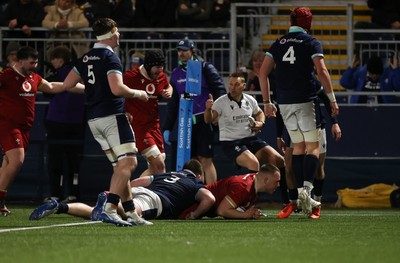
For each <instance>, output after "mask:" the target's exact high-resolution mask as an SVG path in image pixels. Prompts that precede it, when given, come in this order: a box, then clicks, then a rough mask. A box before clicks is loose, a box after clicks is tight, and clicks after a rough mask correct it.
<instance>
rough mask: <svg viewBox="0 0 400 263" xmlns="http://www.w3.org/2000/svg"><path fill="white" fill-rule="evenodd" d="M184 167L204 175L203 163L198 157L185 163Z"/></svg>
mask: <svg viewBox="0 0 400 263" xmlns="http://www.w3.org/2000/svg"><path fill="white" fill-rule="evenodd" d="M183 169H187V170H190V171H192V172H193V173H194V174H195V175H203V174H204V169H203V165H202V164H201V163H200V162H199V161H198V160H196V159H190V160H189V161H187V162H186V163H185V164H184V165H183Z"/></svg>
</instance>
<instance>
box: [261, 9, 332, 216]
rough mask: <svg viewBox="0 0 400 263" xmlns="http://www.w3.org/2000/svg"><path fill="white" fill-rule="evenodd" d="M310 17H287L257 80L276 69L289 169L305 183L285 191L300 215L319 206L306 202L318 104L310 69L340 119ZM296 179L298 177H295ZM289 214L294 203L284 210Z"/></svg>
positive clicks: (270, 111) (313, 169) (301, 12)
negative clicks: (284, 30)
mask: <svg viewBox="0 0 400 263" xmlns="http://www.w3.org/2000/svg"><path fill="white" fill-rule="evenodd" d="M311 22H312V14H311V11H310V10H309V9H308V8H306V7H298V8H295V9H294V10H292V11H291V13H290V23H291V27H290V29H289V33H287V34H286V35H284V36H282V37H280V38H278V39H277V40H276V41H275V42H274V43H273V44H272V45H271V47H270V49H269V50H268V51H267V52H266V56H265V58H264V61H263V64H262V66H261V70H260V75H266V76H268V75H269V73H270V72H271V71H272V69H273V68H274V67H275V73H276V99H277V103H278V104H279V107H280V110H281V114H282V117H283V121H284V123H285V126H286V128H287V130H288V133H289V136H290V139H291V141H292V142H293V147H294V148H293V157H292V167H293V172H294V174H295V177H296V178H302V177H303V176H304V177H303V178H304V182H303V189H301V191H300V192H299V193H298V192H297V191H291V192H289V195H290V199H291V200H297V199H299V200H300V201H301V208H302V210H303V212H304V213H306V214H308V215H310V214H311V213H312V208H313V207H317V206H318V205H320V203H319V202H316V201H315V200H313V199H312V198H311V197H310V194H311V190H312V188H313V184H312V182H313V180H314V177H315V174H316V173H317V169H318V163H319V160H318V156H319V139H320V136H321V135H320V134H321V129H320V116H319V110H318V107H319V103H318V102H317V91H316V89H315V85H314V82H313V72H314V68H315V69H316V72H317V74H318V78H319V80H320V82H321V84H322V86H323V88H324V90H325V92H326V93H327V95H328V97H329V100H330V107H331V109H332V116H336V115H338V114H339V107H338V105H337V103H336V99H335V95H334V92H333V89H332V82H331V78H330V75H329V72H328V70H327V68H326V66H325V62H324V55H323V49H322V45H321V43H320V42H319V41H318V40H317V39H316V38H314V37H312V36H311V35H309V34H308V31H309V30H310V28H311ZM260 86H261V91H262V95H263V101H264V111H265V114H266V116H267V117H275V113H276V107H275V105H274V104H273V103H272V102H271V100H270V90H269V83H268V79H266V78H260ZM297 175H300V176H297ZM285 208H286V209H287V210H286V211H285V213H288V214H290V213H291V212H292V211H293V210H294V209H296V203H291V204H290V205H288V206H286V207H285Z"/></svg>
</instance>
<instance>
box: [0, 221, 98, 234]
mask: <svg viewBox="0 0 400 263" xmlns="http://www.w3.org/2000/svg"><path fill="white" fill-rule="evenodd" d="M97 223H102V222H101V221H88V222H80V223H70V224H58V225H50V226H33V227H19V228H8V229H0V233H5V232H13V231H24V230H32V229H45V228H53V227H68V226H79V225H89V224H97Z"/></svg>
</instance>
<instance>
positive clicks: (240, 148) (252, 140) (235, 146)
mask: <svg viewBox="0 0 400 263" xmlns="http://www.w3.org/2000/svg"><path fill="white" fill-rule="evenodd" d="M221 146H222V150H223V151H224V153H225V154H226V156H227V157H228V158H229V159H231V160H233V161H234V162H235V163H236V158H237V157H238V156H239V155H240V154H241V153H242V152H244V151H246V150H249V151H250V152H252V153H253V154H255V153H256V152H258V151H259V150H260V149H262V148H264V147H265V146H268V143H266V142H265V141H263V140H261V139H260V138H258V137H257V136H252V137H247V138H244V139H240V140H235V141H221Z"/></svg>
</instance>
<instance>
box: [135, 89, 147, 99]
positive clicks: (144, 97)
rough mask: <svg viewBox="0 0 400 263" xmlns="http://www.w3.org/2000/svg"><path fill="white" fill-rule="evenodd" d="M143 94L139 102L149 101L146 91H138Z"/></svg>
mask: <svg viewBox="0 0 400 263" xmlns="http://www.w3.org/2000/svg"><path fill="white" fill-rule="evenodd" d="M138 91H139V92H140V93H141V94H140V96H139V97H137V98H138V99H139V100H142V101H148V100H149V95H147V92H146V91H144V90H138Z"/></svg>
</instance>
